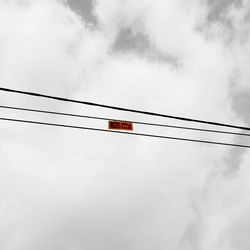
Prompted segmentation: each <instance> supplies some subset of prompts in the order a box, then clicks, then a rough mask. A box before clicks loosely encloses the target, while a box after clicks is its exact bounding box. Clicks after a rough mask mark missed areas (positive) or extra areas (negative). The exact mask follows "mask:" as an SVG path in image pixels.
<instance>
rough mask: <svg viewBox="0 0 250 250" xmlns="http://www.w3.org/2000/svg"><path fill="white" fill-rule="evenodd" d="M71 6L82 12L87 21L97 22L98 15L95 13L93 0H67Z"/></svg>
mask: <svg viewBox="0 0 250 250" xmlns="http://www.w3.org/2000/svg"><path fill="white" fill-rule="evenodd" d="M67 2H68V4H69V6H70V8H72V10H74V11H75V12H76V13H78V14H80V15H81V16H82V17H83V18H84V19H85V20H86V21H87V22H89V23H91V24H96V22H97V21H96V17H95V16H94V15H93V0H67Z"/></svg>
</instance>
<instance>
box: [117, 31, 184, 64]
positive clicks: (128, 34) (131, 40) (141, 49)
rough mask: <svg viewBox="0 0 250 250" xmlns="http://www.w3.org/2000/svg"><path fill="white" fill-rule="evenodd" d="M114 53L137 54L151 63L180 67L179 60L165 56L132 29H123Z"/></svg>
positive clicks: (142, 35)
mask: <svg viewBox="0 0 250 250" xmlns="http://www.w3.org/2000/svg"><path fill="white" fill-rule="evenodd" d="M112 51H113V52H114V53H120V52H121V53H129V52H131V53H137V54H138V55H139V56H141V57H144V58H146V59H148V60H151V61H158V62H162V63H168V64H171V65H173V66H174V67H180V65H181V64H180V62H179V60H178V58H176V57H174V56H171V55H167V54H163V53H161V52H159V51H158V50H157V49H156V48H154V47H153V46H152V44H151V43H150V41H149V39H148V37H147V36H146V35H145V34H143V33H141V32H135V31H133V30H132V29H131V28H122V29H121V30H120V32H119V34H118V36H117V38H116V40H115V42H114V44H113V47H112Z"/></svg>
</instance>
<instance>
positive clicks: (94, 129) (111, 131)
mask: <svg viewBox="0 0 250 250" xmlns="http://www.w3.org/2000/svg"><path fill="white" fill-rule="evenodd" d="M0 120H3V121H11V122H20V123H29V124H39V125H45V126H54V127H62V128H73V129H81V130H92V131H99V132H107V133H116V134H126V135H134V136H144V137H152V138H160V139H168V140H177V141H188V142H196V143H206V144H214V145H221V146H230V147H240V148H250V145H241V144H232V143H224V142H217V141H207V140H196V139H189V138H182V137H171V136H163V135H153V134H143V133H129V132H121V131H114V130H107V129H99V128H92V127H81V126H73V125H66V124H58V123H48V122H38V121H30V120H22V119H12V118H6V117H0Z"/></svg>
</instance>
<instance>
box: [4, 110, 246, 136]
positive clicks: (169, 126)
mask: <svg viewBox="0 0 250 250" xmlns="http://www.w3.org/2000/svg"><path fill="white" fill-rule="evenodd" d="M0 108H3V109H11V110H19V111H27V112H36V113H43V114H52V115H61V116H70V117H78V118H86V119H94V120H103V121H110V120H115V121H124V120H120V119H114V118H107V117H97V116H87V115H79V114H72V113H65V112H55V111H48V110H40V109H29V108H19V107H13V106H5V105H0ZM126 122H131V123H134V124H139V125H146V126H157V127H166V128H174V129H183V130H192V131H201V132H210V133H219V134H229V135H238V136H250V134H245V133H236V132H229V131H221V130H212V129H201V128H194V127H185V126H175V125H167V124H159V123H148V122H139V121H131V120H129V121H128V120H126Z"/></svg>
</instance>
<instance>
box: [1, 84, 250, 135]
mask: <svg viewBox="0 0 250 250" xmlns="http://www.w3.org/2000/svg"><path fill="white" fill-rule="evenodd" d="M0 91H5V92H12V93H16V94H23V95H30V96H36V97H42V98H48V99H53V100H58V101H64V102H72V103H78V104H83V105H89V106H96V107H101V108H107V109H114V110H119V111H125V112H133V113H138V114H143V115H150V116H159V117H164V118H169V119H176V120H181V121H187V122H196V123H203V124H209V125H214V126H222V127H229V128H235V129H242V130H248V131H249V130H250V128H249V127H242V126H237V125H231V124H226V123H219V122H212V121H205V120H198V119H192V118H187V117H180V116H173V115H166V114H159V113H154V112H149V111H142V110H135V109H128V108H122V107H116V106H111V105H105V104H99V103H94V102H86V101H79V100H73V99H68V98H63V97H58V96H51V95H45V94H40V93H35V92H28V91H21V90H14V89H9V88H2V87H0Z"/></svg>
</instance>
